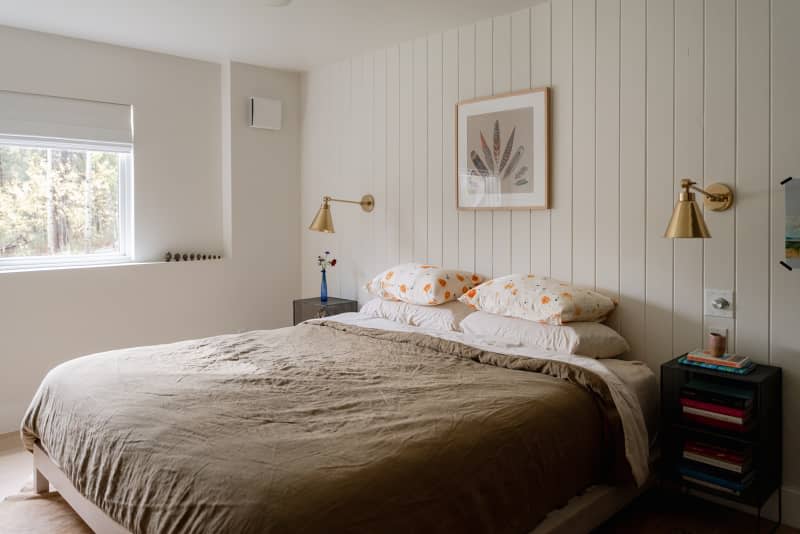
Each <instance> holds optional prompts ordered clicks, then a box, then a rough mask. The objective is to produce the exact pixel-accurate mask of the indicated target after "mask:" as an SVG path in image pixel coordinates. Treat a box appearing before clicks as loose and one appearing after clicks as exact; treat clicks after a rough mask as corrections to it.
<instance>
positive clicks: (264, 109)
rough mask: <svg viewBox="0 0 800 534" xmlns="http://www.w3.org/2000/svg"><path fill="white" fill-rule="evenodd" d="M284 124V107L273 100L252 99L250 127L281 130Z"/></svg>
mask: <svg viewBox="0 0 800 534" xmlns="http://www.w3.org/2000/svg"><path fill="white" fill-rule="evenodd" d="M282 122H283V105H282V104H281V101H280V100H275V99H273V98H261V97H258V96H251V97H250V127H251V128H262V129H264V130H280V129H281V125H282Z"/></svg>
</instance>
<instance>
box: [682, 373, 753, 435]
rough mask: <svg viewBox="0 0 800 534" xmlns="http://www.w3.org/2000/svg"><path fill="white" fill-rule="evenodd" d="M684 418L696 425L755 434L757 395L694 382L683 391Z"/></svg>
mask: <svg viewBox="0 0 800 534" xmlns="http://www.w3.org/2000/svg"><path fill="white" fill-rule="evenodd" d="M680 402H681V410H682V412H683V418H684V420H686V421H689V422H691V423H693V424H696V425H700V426H707V427H712V428H714V429H721V430H729V431H733V432H737V433H744V432H749V431H750V430H752V426H753V425H752V417H751V416H752V411H753V391H752V390H750V389H746V388H737V387H731V386H726V385H723V384H717V383H714V382H705V381H700V380H690V381H689V382H687V383H686V384H685V385H684V386H683V387H682V388H681V399H680Z"/></svg>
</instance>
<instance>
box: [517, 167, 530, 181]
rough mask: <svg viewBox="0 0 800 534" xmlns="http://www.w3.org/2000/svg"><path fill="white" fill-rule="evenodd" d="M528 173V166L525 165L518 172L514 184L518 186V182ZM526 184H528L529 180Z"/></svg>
mask: <svg viewBox="0 0 800 534" xmlns="http://www.w3.org/2000/svg"><path fill="white" fill-rule="evenodd" d="M526 172H528V166H527V165H524V166H523V167H522V168H521V169H520V170H518V171H517V174H515V175H514V183H515V184H517V182H519V181H520V179H521V178H523V177H524V176H525V173H526ZM525 182H526V183H527V180H526V181H525ZM517 185H522V184H517Z"/></svg>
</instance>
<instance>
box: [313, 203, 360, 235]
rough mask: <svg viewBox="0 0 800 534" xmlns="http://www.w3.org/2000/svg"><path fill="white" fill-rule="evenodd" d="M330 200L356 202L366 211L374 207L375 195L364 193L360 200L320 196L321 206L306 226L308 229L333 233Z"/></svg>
mask: <svg viewBox="0 0 800 534" xmlns="http://www.w3.org/2000/svg"><path fill="white" fill-rule="evenodd" d="M331 202H344V203H346V204H358V205H359V206H361V209H362V210H364V211H366V212H367V213H369V212H371V211H372V210H373V209H375V197H373V196H372V195H364V196H363V197H361V200H343V199H341V198H333V197H328V196H325V197H322V206H320V207H319V209H318V210H317V214H316V215H315V216H314V220H313V221H311V225H310V226H309V227H308V229H309V230H314V231H315V232H326V233H328V234H332V233H334V229H333V217H331V207H330V203H331Z"/></svg>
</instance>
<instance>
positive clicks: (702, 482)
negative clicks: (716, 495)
mask: <svg viewBox="0 0 800 534" xmlns="http://www.w3.org/2000/svg"><path fill="white" fill-rule="evenodd" d="M681 477H682V478H683V479H684V480H686V481H688V482H693V483H695V484H697V485H698V486H704V487H706V488H711V489H715V490H717V491H722V492H725V493H730V494H731V495H737V496H738V495H741V494H742V492H741V491H736V490H734V489H731V488H726V487H724V486H718V485H716V484H712V483H710V482H706V481H705V480H700V479H699V478H694V477H691V476H688V475H681Z"/></svg>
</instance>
